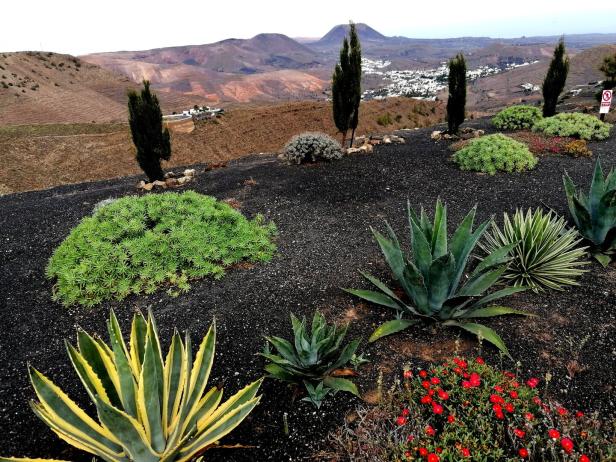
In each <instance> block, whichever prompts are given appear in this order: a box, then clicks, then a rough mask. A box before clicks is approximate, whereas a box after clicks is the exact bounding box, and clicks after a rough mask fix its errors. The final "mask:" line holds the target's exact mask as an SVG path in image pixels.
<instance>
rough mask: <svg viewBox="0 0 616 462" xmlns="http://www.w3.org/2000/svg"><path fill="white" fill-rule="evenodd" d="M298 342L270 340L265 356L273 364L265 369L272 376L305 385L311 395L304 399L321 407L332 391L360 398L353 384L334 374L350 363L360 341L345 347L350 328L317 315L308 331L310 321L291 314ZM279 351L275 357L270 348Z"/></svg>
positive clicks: (268, 340)
mask: <svg viewBox="0 0 616 462" xmlns="http://www.w3.org/2000/svg"><path fill="white" fill-rule="evenodd" d="M291 325H292V327H293V336H294V343H293V344H292V343H291V342H289V341H288V340H285V339H283V338H280V337H266V338H265V339H266V340H267V343H266V348H265V351H263V352H262V353H261V354H262V355H263V356H264V357H265V358H267V359H269V360H270V361H271V363H269V364H267V365H266V366H265V370H266V371H267V372H268V373H269V375H270V377H273V378H275V379H278V380H283V381H286V382H292V383H296V384H303V385H304V387H305V388H306V392H307V393H308V396H307V397H306V398H304V400H306V401H309V402H311V403H312V404H314V405H315V406H316V407H317V408H318V407H320V406H321V401H322V400H323V398H324V397H325V396H326V395H327V394H328V393H329V392H332V391H333V392H337V391H346V392H349V393H353V394H354V395H357V396H359V392H358V390H357V387H356V386H355V384H354V383H353V382H351V381H350V380H348V379H345V378H342V377H335V376H334V375H333V374H334V372H335V371H336V370H337V369H339V368H341V367H343V366H345V365H346V364H348V363H349V361H350V360H351V358H352V357H353V355H354V354H355V351H356V350H357V347H358V346H359V340H353V341H351V342H350V343H348V344H347V345H346V346H345V347H344V348H342V342H343V341H344V338H345V337H346V333H347V329H348V326H347V325H345V326H342V327H341V326H338V325H336V324H331V325H330V324H327V322H326V321H325V316H323V315H322V314H321V313H319V312H318V311H317V312H315V313H314V316H313V319H312V327H311V328H310V330H309V331H307V329H306V318H302V320H301V321H300V320H299V319H297V317H295V315H293V314H291ZM270 344H271V345H272V346H273V347H274V348H275V349H276V354H273V353H272V352H271V350H270V348H269V345H270Z"/></svg>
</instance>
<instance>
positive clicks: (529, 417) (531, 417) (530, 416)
mask: <svg viewBox="0 0 616 462" xmlns="http://www.w3.org/2000/svg"><path fill="white" fill-rule="evenodd" d="M524 418H525V419H526V420H528V421H529V422H530V421H531V420H535V416H534V415H533V413H532V412H527V413H526V414H524Z"/></svg>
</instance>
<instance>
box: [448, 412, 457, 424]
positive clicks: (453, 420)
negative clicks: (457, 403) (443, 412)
mask: <svg viewBox="0 0 616 462" xmlns="http://www.w3.org/2000/svg"><path fill="white" fill-rule="evenodd" d="M455 421H456V417H455V416H454V415H453V414H449V415H448V416H447V422H449V423H454V422H455Z"/></svg>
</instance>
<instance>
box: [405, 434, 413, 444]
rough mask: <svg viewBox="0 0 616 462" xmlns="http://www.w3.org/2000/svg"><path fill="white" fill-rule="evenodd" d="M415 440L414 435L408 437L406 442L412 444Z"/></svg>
mask: <svg viewBox="0 0 616 462" xmlns="http://www.w3.org/2000/svg"><path fill="white" fill-rule="evenodd" d="M414 439H415V437H414V436H413V435H409V436H407V437H406V440H407V441H408V442H409V443H410V442H411V441H413V440H414Z"/></svg>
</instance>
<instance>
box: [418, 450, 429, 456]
mask: <svg viewBox="0 0 616 462" xmlns="http://www.w3.org/2000/svg"><path fill="white" fill-rule="evenodd" d="M419 455H420V456H421V457H426V456H427V455H428V450H427V449H426V448H419Z"/></svg>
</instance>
